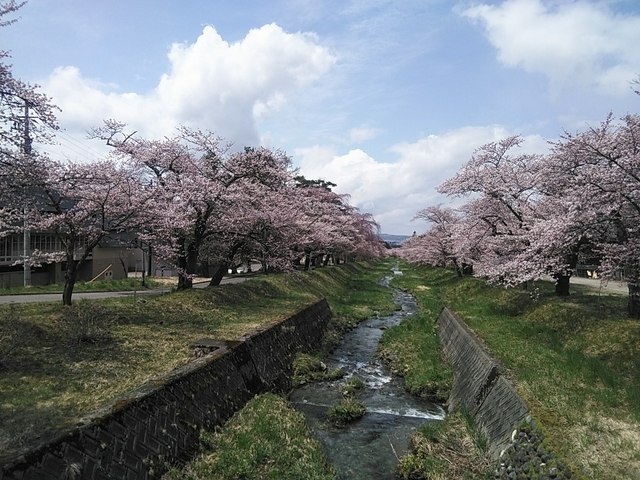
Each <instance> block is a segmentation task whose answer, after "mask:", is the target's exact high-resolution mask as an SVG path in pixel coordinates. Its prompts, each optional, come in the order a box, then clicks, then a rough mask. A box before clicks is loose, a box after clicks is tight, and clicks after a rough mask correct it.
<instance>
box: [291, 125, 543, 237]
mask: <svg viewBox="0 0 640 480" xmlns="http://www.w3.org/2000/svg"><path fill="white" fill-rule="evenodd" d="M511 134H513V132H509V131H507V130H506V129H505V128H503V127H499V126H487V127H463V128H460V129H457V130H453V131H450V132H447V133H445V134H443V135H429V136H428V137H425V138H421V139H419V140H418V141H416V142H414V143H408V142H402V143H398V144H396V145H394V146H392V147H391V148H390V149H389V151H390V152H392V153H394V154H396V155H397V159H396V160H395V161H394V162H393V163H387V162H381V161H378V160H376V159H375V158H372V157H371V156H370V155H368V154H367V153H366V152H364V151H363V150H361V149H355V150H350V151H348V152H347V153H345V154H338V153H337V152H336V150H335V148H334V147H330V146H320V145H316V146H313V147H310V148H300V149H297V150H296V151H295V156H296V158H297V163H298V165H299V166H300V170H301V172H302V174H303V175H305V176H306V177H307V178H322V179H325V180H329V181H331V182H334V183H336V184H337V185H338V186H337V187H336V188H335V191H336V192H338V193H349V194H351V203H352V204H353V205H355V206H357V207H358V208H360V209H361V210H362V211H366V212H370V213H372V214H373V215H374V216H375V217H376V219H377V220H378V222H379V223H380V224H381V225H382V228H383V231H385V232H387V233H398V234H402V233H407V234H408V233H411V232H412V231H413V230H420V229H422V228H423V226H422V225H419V224H414V223H411V219H412V218H413V216H414V215H415V214H416V212H417V211H418V210H420V209H422V208H425V207H427V206H429V205H434V204H437V203H440V202H444V201H446V199H445V198H444V197H442V196H440V195H439V194H438V193H437V192H436V187H437V186H438V185H440V184H441V183H442V182H443V181H444V180H446V179H447V178H449V177H451V176H453V175H454V174H455V173H456V172H457V171H458V169H459V168H460V167H461V166H462V164H463V163H465V162H466V161H467V160H469V159H470V158H471V155H472V154H473V151H474V150H475V149H476V148H478V147H480V146H481V145H483V144H485V143H488V142H491V141H498V140H501V139H503V138H505V137H507V136H509V135H511ZM525 140H526V141H525V143H524V148H523V149H522V152H523V153H524V152H527V153H528V152H539V153H545V151H546V148H547V145H546V142H545V141H544V140H543V139H542V138H540V137H538V136H531V137H525Z"/></svg>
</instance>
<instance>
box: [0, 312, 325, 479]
mask: <svg viewBox="0 0 640 480" xmlns="http://www.w3.org/2000/svg"><path fill="white" fill-rule="evenodd" d="M330 318H331V310H330V308H329V305H328V303H327V302H326V300H324V299H323V300H320V301H318V302H317V303H315V304H313V305H311V306H309V307H307V308H305V309H303V310H301V311H299V312H297V313H295V314H294V315H292V316H290V317H289V318H286V319H284V320H281V321H276V322H273V323H270V324H268V325H265V326H263V327H261V328H259V329H257V330H255V331H253V332H251V333H249V334H247V335H245V336H244V337H242V338H240V339H239V340H238V341H237V342H215V341H207V340H205V341H203V342H201V344H202V347H201V348H200V352H202V349H203V348H204V349H207V348H210V349H213V352H212V353H209V354H206V355H204V356H202V357H200V358H197V359H196V360H194V361H193V362H190V363H189V364H187V365H185V366H184V367H182V368H180V369H177V370H175V371H173V372H171V373H170V374H168V375H166V376H163V377H161V378H158V379H156V380H154V381H151V382H149V383H147V384H145V385H143V386H142V387H140V388H139V389H137V390H134V391H133V392H130V393H129V394H128V395H126V396H125V397H124V398H122V399H120V400H119V401H117V402H116V403H114V404H113V405H112V406H111V407H110V408H108V409H106V410H104V411H102V412H98V413H96V414H93V415H91V416H90V417H88V418H86V419H83V420H81V421H79V422H78V423H77V424H76V425H74V426H73V427H70V428H67V429H65V430H63V431H58V432H54V433H52V434H49V435H48V438H44V437H43V439H42V440H41V442H40V444H39V445H34V446H31V447H30V448H26V449H24V450H22V451H20V452H14V453H12V454H10V455H4V456H2V457H0V480H4V479H21V480H30V479H34V480H35V479H38V480H52V479H63V478H64V479H66V478H82V479H89V480H101V479H108V478H110V479H122V480H128V479H153V478H159V477H160V475H161V474H162V473H163V472H164V471H165V470H166V468H167V466H168V465H170V464H171V463H172V462H175V461H176V460H179V459H185V458H187V457H189V456H190V455H191V454H192V453H193V452H194V451H195V449H196V447H197V444H198V437H199V431H200V429H201V428H207V429H211V428H213V427H215V426H218V425H222V424H223V423H224V422H225V421H226V420H227V419H229V418H230V417H231V416H232V415H233V414H234V413H235V412H236V411H237V410H239V409H241V408H242V407H243V406H244V405H245V403H246V402H247V401H248V400H249V399H251V398H252V397H253V396H255V395H257V394H259V393H263V392H266V391H272V392H282V391H286V390H288V389H289V388H290V387H291V380H290V379H291V374H292V368H293V367H292V361H293V357H294V356H295V354H296V353H298V352H310V351H312V350H314V349H315V348H317V346H318V345H319V343H320V340H321V338H322V334H323V332H324V330H325V328H326V326H327V323H328V321H329V319H330Z"/></svg>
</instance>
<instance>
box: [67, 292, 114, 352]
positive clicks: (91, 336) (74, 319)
mask: <svg viewBox="0 0 640 480" xmlns="http://www.w3.org/2000/svg"><path fill="white" fill-rule="evenodd" d="M60 321H61V324H62V328H63V329H64V330H65V331H66V333H67V335H68V336H69V339H70V340H71V341H72V342H73V343H96V342H100V341H103V340H107V339H108V338H109V331H108V330H107V314H106V311H105V309H104V307H102V306H101V305H98V304H96V303H94V302H91V301H89V300H80V301H79V302H76V303H74V304H73V305H69V306H66V307H64V311H63V312H62V316H61V318H60Z"/></svg>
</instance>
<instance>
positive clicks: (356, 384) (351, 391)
mask: <svg viewBox="0 0 640 480" xmlns="http://www.w3.org/2000/svg"><path fill="white" fill-rule="evenodd" d="M362 389H364V382H363V381H362V380H361V379H360V378H358V377H349V378H347V380H346V381H345V382H344V383H343V384H342V386H341V387H340V391H341V392H342V394H343V395H344V396H345V397H350V396H353V395H355V394H356V392H358V391H359V390H362Z"/></svg>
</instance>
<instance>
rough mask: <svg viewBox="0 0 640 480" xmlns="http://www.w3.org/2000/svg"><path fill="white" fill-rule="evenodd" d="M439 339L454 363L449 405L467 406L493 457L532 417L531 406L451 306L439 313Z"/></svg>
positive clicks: (451, 406)
mask: <svg viewBox="0 0 640 480" xmlns="http://www.w3.org/2000/svg"><path fill="white" fill-rule="evenodd" d="M438 327H439V330H440V341H441V342H442V347H443V349H444V352H445V355H446V356H447V358H448V359H449V360H450V361H451V363H452V364H453V365H454V367H455V376H454V380H453V387H452V389H451V396H450V399H449V402H450V408H452V409H455V408H456V407H458V406H464V408H465V409H466V410H467V411H468V412H469V413H471V415H472V416H473V417H474V419H475V421H476V424H477V425H478V427H479V428H480V430H481V431H482V432H483V433H484V435H485V436H486V438H487V440H488V442H489V450H490V453H491V455H492V456H493V457H494V458H498V457H499V455H500V452H501V451H502V450H504V449H506V448H507V447H508V446H509V445H510V444H511V434H512V433H513V431H514V430H515V429H516V428H517V427H518V426H519V425H520V424H521V423H522V422H523V421H525V420H528V419H530V412H529V408H528V407H527V405H526V403H525V402H524V400H522V398H520V396H519V395H518V394H517V392H516V390H515V388H513V386H512V385H511V383H510V382H509V381H508V380H507V379H506V378H505V377H504V376H503V375H502V374H503V371H504V368H503V367H502V365H500V363H499V362H498V361H497V360H496V359H495V358H493V357H492V356H491V354H490V353H489V351H488V350H487V349H486V348H485V346H484V345H483V344H482V342H481V341H480V340H479V339H478V338H477V337H476V335H475V334H474V333H473V332H471V331H470V330H469V328H468V327H467V325H465V323H464V322H463V321H462V320H460V318H458V317H457V316H456V315H455V314H454V313H453V312H451V311H450V310H449V309H448V308H444V309H443V310H442V312H441V313H440V316H439V317H438Z"/></svg>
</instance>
